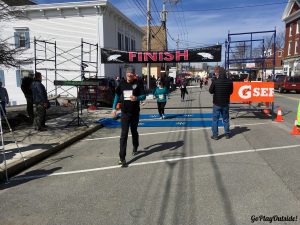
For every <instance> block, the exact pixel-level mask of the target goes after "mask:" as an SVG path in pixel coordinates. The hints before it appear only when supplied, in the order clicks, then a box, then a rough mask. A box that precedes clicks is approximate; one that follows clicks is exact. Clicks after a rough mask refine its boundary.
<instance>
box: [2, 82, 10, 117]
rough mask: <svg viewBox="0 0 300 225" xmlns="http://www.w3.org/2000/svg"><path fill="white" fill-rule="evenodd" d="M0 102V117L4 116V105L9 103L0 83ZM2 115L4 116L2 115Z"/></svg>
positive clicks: (5, 91) (4, 89)
mask: <svg viewBox="0 0 300 225" xmlns="http://www.w3.org/2000/svg"><path fill="white" fill-rule="evenodd" d="M0 101H1V107H2V110H1V116H4V115H6V108H5V107H6V104H8V103H9V98H8V94H7V90H6V88H5V87H2V82H1V81H0ZM3 113H4V114H3Z"/></svg>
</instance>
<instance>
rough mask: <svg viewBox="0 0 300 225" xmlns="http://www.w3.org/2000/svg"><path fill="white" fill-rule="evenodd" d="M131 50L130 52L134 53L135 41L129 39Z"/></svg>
mask: <svg viewBox="0 0 300 225" xmlns="http://www.w3.org/2000/svg"><path fill="white" fill-rule="evenodd" d="M131 50H132V51H135V50H136V48H135V40H133V39H131Z"/></svg>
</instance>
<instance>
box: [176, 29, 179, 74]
mask: <svg viewBox="0 0 300 225" xmlns="http://www.w3.org/2000/svg"><path fill="white" fill-rule="evenodd" d="M178 48H179V34H178V38H177V40H176V50H178ZM178 68H179V66H178V62H177V63H176V74H177V71H178Z"/></svg>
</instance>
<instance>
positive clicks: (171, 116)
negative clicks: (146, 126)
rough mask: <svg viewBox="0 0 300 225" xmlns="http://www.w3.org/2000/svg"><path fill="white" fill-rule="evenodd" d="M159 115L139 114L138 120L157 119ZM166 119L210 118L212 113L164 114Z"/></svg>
mask: <svg viewBox="0 0 300 225" xmlns="http://www.w3.org/2000/svg"><path fill="white" fill-rule="evenodd" d="M159 117H160V116H159V114H141V115H140V119H155V118H159ZM165 117H166V119H174V118H212V113H194V114H165Z"/></svg>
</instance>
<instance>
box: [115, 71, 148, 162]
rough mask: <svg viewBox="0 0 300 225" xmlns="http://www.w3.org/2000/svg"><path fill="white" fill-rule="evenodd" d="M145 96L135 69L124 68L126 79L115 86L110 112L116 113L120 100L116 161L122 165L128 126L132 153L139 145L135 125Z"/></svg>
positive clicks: (134, 152)
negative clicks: (118, 149)
mask: <svg viewBox="0 0 300 225" xmlns="http://www.w3.org/2000/svg"><path fill="white" fill-rule="evenodd" d="M145 98H146V94H145V90H144V86H143V85H142V83H141V82H139V81H138V79H135V70H134V68H132V67H128V68H127V69H126V79H125V80H121V82H120V84H119V85H118V87H117V88H116V94H115V99H114V103H113V107H112V109H113V110H112V114H113V116H114V117H115V116H116V114H117V110H116V105H117V103H118V102H119V100H120V102H121V137H120V152H119V156H120V160H119V162H118V164H119V165H122V167H126V166H127V164H126V160H125V157H126V148H127V139H128V132H129V127H130V130H131V134H132V145H133V152H132V155H136V154H137V149H138V147H139V134H138V131H137V127H138V124H139V116H140V101H142V100H144V99H145Z"/></svg>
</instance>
